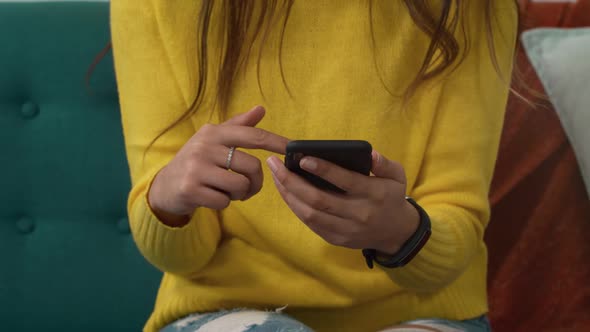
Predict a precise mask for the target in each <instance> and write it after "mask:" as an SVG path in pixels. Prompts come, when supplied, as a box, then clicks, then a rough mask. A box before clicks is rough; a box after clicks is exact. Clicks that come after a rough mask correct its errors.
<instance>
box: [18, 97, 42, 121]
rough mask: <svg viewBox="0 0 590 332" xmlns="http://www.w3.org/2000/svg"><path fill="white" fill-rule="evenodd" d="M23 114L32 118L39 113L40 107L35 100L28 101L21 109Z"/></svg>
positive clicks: (27, 117)
mask: <svg viewBox="0 0 590 332" xmlns="http://www.w3.org/2000/svg"><path fill="white" fill-rule="evenodd" d="M20 112H21V114H22V115H23V117H24V118H26V119H31V118H34V117H36V116H37V115H38V114H39V107H38V106H37V105H36V104H35V103H33V102H30V101H29V102H26V103H24V104H23V106H22V107H21V109H20Z"/></svg>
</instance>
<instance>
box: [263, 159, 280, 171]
mask: <svg viewBox="0 0 590 332" xmlns="http://www.w3.org/2000/svg"><path fill="white" fill-rule="evenodd" d="M266 164H267V165H268V167H269V168H270V170H271V171H272V172H273V173H276V172H277V170H278V168H279V166H278V165H277V161H276V159H275V158H273V157H270V158H268V159H266Z"/></svg>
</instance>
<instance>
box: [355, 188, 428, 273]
mask: <svg viewBox="0 0 590 332" xmlns="http://www.w3.org/2000/svg"><path fill="white" fill-rule="evenodd" d="M406 200H407V201H408V202H409V203H410V204H412V205H413V206H414V207H415V208H416V210H418V215H419V216H420V221H419V224H418V229H416V232H414V234H413V235H412V236H411V237H410V238H409V239H408V240H407V241H406V242H405V243H404V244H403V245H402V247H401V248H400V249H399V251H398V252H397V253H395V254H394V255H384V254H381V253H378V252H377V250H375V249H363V256H365V260H366V261H367V266H368V267H369V268H370V269H372V268H373V265H374V264H373V262H375V263H377V264H379V265H381V266H383V267H387V268H396V267H402V266H405V265H406V264H408V263H409V262H410V261H411V260H412V259H413V258H414V257H415V256H416V255H417V254H418V252H419V251H420V250H421V249H422V248H423V247H424V245H426V242H428V239H429V238H430V234H431V233H432V230H431V226H430V217H429V216H428V214H427V213H426V211H424V209H423V208H422V207H421V206H420V205H418V203H416V201H415V200H413V199H412V198H410V197H406Z"/></svg>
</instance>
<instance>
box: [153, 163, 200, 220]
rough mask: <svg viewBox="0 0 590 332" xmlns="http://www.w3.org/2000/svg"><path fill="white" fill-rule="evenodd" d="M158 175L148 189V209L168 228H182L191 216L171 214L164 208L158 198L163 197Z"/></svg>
mask: <svg viewBox="0 0 590 332" xmlns="http://www.w3.org/2000/svg"><path fill="white" fill-rule="evenodd" d="M158 175H159V173H158ZM158 175H156V177H155V178H154V180H153V181H152V183H151V185H150V187H149V189H148V193H147V197H146V201H147V205H148V208H149V209H150V211H151V212H152V214H153V215H154V216H156V218H157V219H158V220H159V221H160V222H161V223H163V224H164V225H166V226H170V227H182V226H184V225H186V224H188V222H189V220H190V215H189V214H182V213H174V212H170V211H168V210H167V209H166V208H165V207H163V206H162V204H161V202H160V200H159V199H158V197H162V195H160V194H159V186H158V185H157V180H158Z"/></svg>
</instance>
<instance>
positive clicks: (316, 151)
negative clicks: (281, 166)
mask: <svg viewBox="0 0 590 332" xmlns="http://www.w3.org/2000/svg"><path fill="white" fill-rule="evenodd" d="M372 151H373V148H372V147H371V144H370V143H369V142H367V141H359V140H354V141H349V140H318V141H316V140H300V141H291V142H289V143H288V144H287V154H286V155H285V166H286V167H287V169H289V170H290V171H291V172H294V173H296V174H298V175H300V176H301V177H303V178H304V179H306V180H307V181H309V182H311V183H312V184H313V185H315V186H316V187H318V188H320V189H323V190H329V191H335V192H339V193H344V190H342V189H340V188H338V187H337V186H335V185H333V184H332V183H330V182H328V181H326V180H324V179H322V178H321V177H319V176H316V175H314V174H311V173H309V172H306V171H305V170H303V169H301V168H300V167H299V162H300V161H301V159H302V158H303V157H305V156H311V157H316V158H320V159H323V160H327V161H329V162H331V163H334V164H336V165H339V166H340V167H343V168H346V169H349V170H351V171H355V172H358V173H361V174H364V175H369V174H370V172H371V164H372V157H371V152H372Z"/></svg>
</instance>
